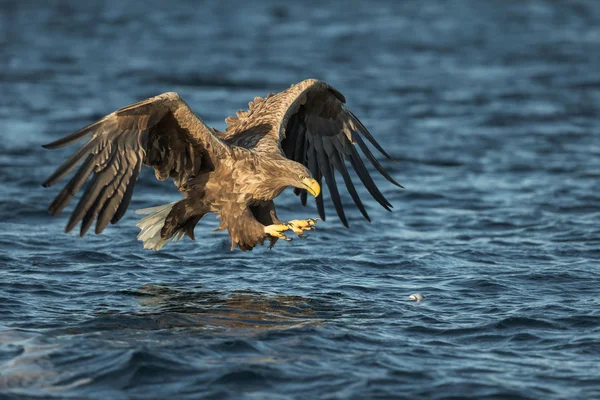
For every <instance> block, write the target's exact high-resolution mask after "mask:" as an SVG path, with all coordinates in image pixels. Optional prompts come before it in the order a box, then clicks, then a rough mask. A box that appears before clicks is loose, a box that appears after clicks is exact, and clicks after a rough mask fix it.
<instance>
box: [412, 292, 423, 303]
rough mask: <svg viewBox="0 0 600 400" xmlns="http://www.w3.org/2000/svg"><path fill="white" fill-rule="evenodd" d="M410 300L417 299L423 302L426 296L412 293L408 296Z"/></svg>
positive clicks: (418, 301)
mask: <svg viewBox="0 0 600 400" xmlns="http://www.w3.org/2000/svg"><path fill="white" fill-rule="evenodd" d="M408 299H409V300H415V301H416V302H417V303H420V302H422V301H423V300H424V299H425V297H423V295H422V294H421V293H415V294H411V295H410V296H408Z"/></svg>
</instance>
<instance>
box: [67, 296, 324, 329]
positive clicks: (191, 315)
mask: <svg viewBox="0 0 600 400" xmlns="http://www.w3.org/2000/svg"><path fill="white" fill-rule="evenodd" d="M131 294H132V295H133V296H136V297H138V302H139V306H140V309H139V310H137V311H135V312H126V313H122V312H115V313H113V312H107V313H102V314H100V315H98V317H97V318H94V319H92V320H90V321H87V322H86V323H84V324H83V327H76V328H71V329H69V332H71V333H82V332H89V331H90V330H94V329H99V330H106V329H112V328H129V329H141V330H157V329H170V328H184V327H188V328H189V327H194V328H205V329H219V328H221V329H242V328H243V329H248V333H252V331H253V330H254V331H264V330H270V329H288V328H296V327H300V326H303V325H318V324H322V323H324V322H325V320H326V319H327V318H332V317H333V315H334V312H333V309H332V308H331V306H330V305H329V304H326V303H324V301H323V300H319V301H316V300H314V299H310V298H306V297H302V296H282V295H267V294H261V293H258V292H254V291H251V290H236V291H232V292H230V293H229V292H219V291H210V290H199V291H190V290H189V289H185V288H172V287H169V286H167V285H156V284H145V285H143V286H141V287H140V288H139V289H138V290H137V291H135V292H132V293H131ZM81 328H83V329H81Z"/></svg>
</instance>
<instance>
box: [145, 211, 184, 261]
mask: <svg viewBox="0 0 600 400" xmlns="http://www.w3.org/2000/svg"><path fill="white" fill-rule="evenodd" d="M174 204H175V203H169V204H163V205H162V206H156V207H150V208H143V209H141V210H136V212H135V213H136V214H141V215H146V214H148V215H147V216H145V217H144V218H142V219H141V220H140V221H139V222H138V223H137V226H138V228H140V229H141V231H140V233H139V234H138V237H137V238H138V240H141V241H143V242H144V248H145V249H152V250H160V249H161V248H162V247H163V246H164V245H165V244H167V242H168V241H169V240H172V241H178V240H179V239H181V238H182V237H183V235H184V233H185V232H184V231H183V230H180V231H177V232H175V235H173V238H172V239H171V238H169V239H163V238H161V237H160V231H161V229H162V228H163V226H164V225H165V219H166V218H167V216H168V215H169V213H170V212H171V209H172V208H173V205H174Z"/></svg>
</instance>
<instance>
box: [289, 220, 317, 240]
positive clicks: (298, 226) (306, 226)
mask: <svg viewBox="0 0 600 400" xmlns="http://www.w3.org/2000/svg"><path fill="white" fill-rule="evenodd" d="M320 220H321V219H320V218H308V219H294V220H292V221H289V222H288V225H289V226H290V229H292V230H293V231H294V233H295V234H296V235H298V237H300V238H302V239H304V238H307V237H308V236H309V235H305V234H304V231H314V230H315V229H316V227H315V225H317V221H320Z"/></svg>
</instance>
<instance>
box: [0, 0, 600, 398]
mask: <svg viewBox="0 0 600 400" xmlns="http://www.w3.org/2000/svg"><path fill="white" fill-rule="evenodd" d="M87 3H88V2H80V1H50V2H35V1H9V0H2V1H0V60H1V61H0V93H1V96H0V132H1V134H2V138H1V140H0V166H1V167H0V399H29V398H31V399H37V398H43V399H64V398H72V399H87V398H89V399H124V398H133V399H136V398H138V399H142V398H152V399H186V398H187V399H198V398H213V399H225V398H232V399H315V398H326V399H345V398H353V399H367V398H377V399H387V398H396V399H402V398H406V399H417V398H424V399H451V398H453V399H457V398H477V399H506V398H511V399H593V398H600V23H599V22H600V2H598V1H596V0H589V1H575V0H574V1H563V2H560V1H541V0H537V1H506V0H493V1H491V0H487V1H478V0H472V1H452V2H447V1H442V0H439V1H437V0H436V1H427V2H417V1H414V2H412V1H411V2H400V1H387V2H384V1H382V2H376V3H371V2H366V1H354V0H352V1H346V2H343V3H342V2H336V3H334V2H327V1H312V2H309V1H306V2H296V3H293V4H292V3H290V2H279V1H275V0H273V1H263V2H245V3H242V2H237V1H233V0H231V1H221V2H218V4H217V2H195V1H188V2H185V1H177V2H166V1H160V0H152V1H145V2H134V1H125V0H121V1H96V2H89V3H91V4H87ZM306 78H318V79H322V80H325V81H327V82H329V83H330V84H332V85H333V86H334V87H336V88H337V89H339V90H340V91H341V92H342V93H344V94H345V96H346V97H347V99H348V107H349V108H350V109H351V110H352V111H354V113H355V114H357V116H358V117H359V118H361V120H362V121H363V122H364V124H365V125H366V126H367V127H368V128H369V129H370V131H371V132H372V133H373V135H374V136H375V137H376V138H377V139H378V140H379V141H380V142H381V143H382V144H383V145H384V147H385V148H386V149H387V151H388V152H389V153H391V155H392V156H393V157H394V158H395V159H396V160H397V161H398V163H393V162H390V161H388V160H385V159H383V158H380V159H381V161H382V163H383V164H384V166H385V168H386V169H388V170H389V171H390V172H391V173H392V175H393V176H394V177H395V178H396V179H397V180H398V181H399V182H400V183H402V184H403V185H404V186H405V187H406V189H398V188H396V187H394V186H392V185H391V184H389V183H387V182H386V181H385V180H384V179H382V178H381V177H377V182H378V184H379V186H380V188H381V190H382V192H383V193H384V195H385V196H386V197H387V198H388V199H389V200H390V202H391V203H392V204H393V205H394V211H393V212H392V213H388V212H387V211H385V210H383V209H382V208H381V207H379V205H378V204H377V203H376V202H375V201H374V200H372V199H370V197H369V195H368V193H367V192H366V190H365V189H364V188H362V187H361V188H360V189H359V191H360V193H361V194H362V198H363V200H364V201H365V203H366V205H367V208H368V211H369V213H370V215H371V217H372V219H373V222H372V223H368V222H367V221H365V220H364V219H362V216H361V215H360V213H359V211H358V210H357V209H356V208H354V207H353V205H352V201H351V199H350V197H349V196H348V195H346V196H345V198H344V202H345V203H346V204H347V205H348V207H347V215H348V217H349V222H350V229H346V228H344V227H343V226H342V224H341V223H340V222H339V220H338V219H337V217H336V216H335V211H334V210H333V207H332V206H331V205H329V207H328V208H327V216H328V218H327V220H326V222H324V223H320V224H319V226H318V228H319V229H318V230H317V231H316V232H314V233H313V234H312V235H311V236H310V238H308V239H306V240H300V239H297V240H294V241H293V242H291V243H282V242H279V243H278V244H277V245H276V246H275V248H274V249H273V250H267V249H266V248H265V247H259V248H256V249H255V250H254V251H253V252H250V253H242V252H240V251H239V250H238V251H234V252H230V251H229V246H230V244H229V239H228V236H227V233H226V232H212V229H214V228H215V227H216V226H217V220H216V219H214V217H208V218H205V219H203V220H202V221H201V223H200V224H199V225H198V227H197V228H196V238H197V240H196V241H195V242H192V241H190V240H189V239H187V238H186V239H185V240H183V241H181V242H179V243H177V244H169V245H167V246H166V247H165V248H164V249H163V250H161V251H160V252H151V251H145V250H143V249H142V246H141V243H140V242H138V241H137V240H136V235H137V232H138V230H137V228H136V226H135V224H136V220H137V219H138V218H139V216H137V215H136V214H135V213H134V210H135V209H139V208H144V207H151V206H155V205H160V204H163V203H166V202H169V201H176V200H178V199H179V195H178V193H177V191H176V189H175V187H174V186H173V185H172V183H170V182H157V181H156V180H154V178H153V173H152V171H144V173H143V174H142V176H141V178H140V181H139V183H138V185H137V187H136V192H135V194H134V197H133V201H132V204H131V206H130V208H129V211H128V213H127V214H126V216H125V217H124V219H123V220H121V222H120V223H119V224H118V225H115V226H110V227H109V228H108V229H107V230H106V231H105V232H104V233H103V234H102V235H99V236H96V235H93V234H88V236H86V237H85V238H83V239H80V238H79V237H78V235H77V232H72V233H70V234H66V233H64V226H65V225H66V223H67V220H68V212H70V211H72V210H73V207H74V205H71V206H70V207H69V208H67V210H66V212H65V213H63V214H62V215H61V216H59V217H57V218H53V217H50V216H49V215H48V213H47V211H46V208H47V206H48V204H49V203H50V202H51V200H52V198H53V197H54V196H55V195H56V194H57V193H58V191H59V187H53V188H50V189H45V188H42V186H41V183H42V182H43V181H44V179H45V178H46V177H47V176H48V175H49V174H50V173H51V172H52V171H53V170H54V168H56V166H58V165H59V164H60V163H61V161H62V160H64V159H65V158H66V157H67V156H68V155H70V154H71V153H72V152H73V151H74V149H75V148H74V147H68V148H66V149H61V150H55V151H49V150H44V149H43V148H42V147H41V145H42V144H44V143H48V142H50V141H52V140H55V139H56V138H58V137H62V136H64V135H66V134H68V133H71V132H73V131H75V130H77V129H79V128H81V127H83V126H85V125H87V124H89V123H91V122H93V121H95V120H96V119H98V118H100V117H102V116H103V115H105V114H108V113H110V112H112V111H113V110H115V109H117V108H119V107H122V106H124V105H126V104H129V103H131V102H134V101H137V100H141V99H144V98H146V97H149V96H153V95H156V94H158V93H162V92H165V91H177V92H178V93H180V94H181V96H182V97H183V98H184V99H185V100H186V101H187V102H188V104H190V106H191V107H192V108H193V109H194V110H195V111H196V112H197V113H198V114H199V115H200V116H201V117H202V118H203V119H204V120H205V121H206V122H207V123H208V124H209V125H211V126H215V127H216V128H219V129H224V127H225V124H224V122H223V120H224V118H225V117H226V116H228V115H233V114H234V113H235V111H236V110H238V109H244V108H246V107H247V103H248V101H250V100H252V99H253V98H254V97H255V96H264V95H266V94H267V93H269V92H278V91H280V90H283V89H284V88H286V87H288V86H289V85H290V84H292V83H295V82H298V81H301V80H303V79H306ZM375 175H376V172H375V171H373V176H375ZM276 203H277V205H278V210H279V216H280V217H282V218H283V219H295V218H306V217H315V216H316V215H317V212H316V208H315V205H314V202H311V203H310V204H309V206H308V207H306V208H303V207H302V206H301V205H300V203H299V201H298V200H297V198H296V197H295V196H294V195H293V194H292V193H291V191H289V192H288V191H286V192H285V193H284V194H282V196H281V197H280V198H279V199H278V200H277V202H276ZM413 293H420V294H422V295H423V296H424V297H425V299H424V300H423V301H421V302H418V303H417V302H414V301H411V300H409V299H408V296H409V295H411V294H413Z"/></svg>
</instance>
